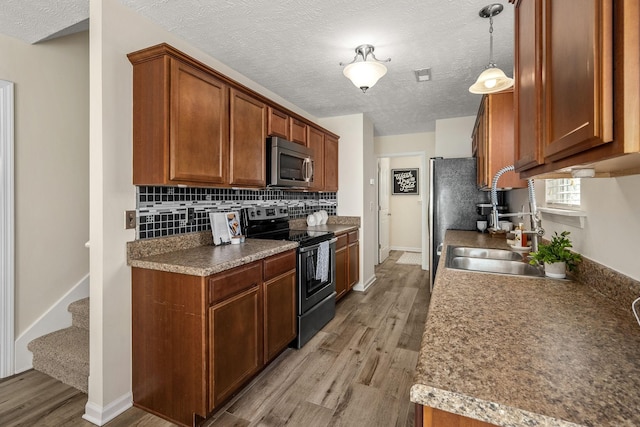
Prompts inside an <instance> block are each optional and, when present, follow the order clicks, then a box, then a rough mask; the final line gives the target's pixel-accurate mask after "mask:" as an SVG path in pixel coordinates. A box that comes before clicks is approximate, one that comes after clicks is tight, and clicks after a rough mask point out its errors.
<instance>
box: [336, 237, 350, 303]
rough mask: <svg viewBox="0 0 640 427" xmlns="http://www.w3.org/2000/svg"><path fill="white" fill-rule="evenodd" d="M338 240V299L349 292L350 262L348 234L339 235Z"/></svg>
mask: <svg viewBox="0 0 640 427" xmlns="http://www.w3.org/2000/svg"><path fill="white" fill-rule="evenodd" d="M337 238H338V241H337V242H336V300H339V299H340V298H342V297H343V296H345V295H346V294H347V291H348V290H349V262H348V261H347V257H348V256H349V252H348V250H347V234H346V233H345V234H341V235H339V236H337Z"/></svg>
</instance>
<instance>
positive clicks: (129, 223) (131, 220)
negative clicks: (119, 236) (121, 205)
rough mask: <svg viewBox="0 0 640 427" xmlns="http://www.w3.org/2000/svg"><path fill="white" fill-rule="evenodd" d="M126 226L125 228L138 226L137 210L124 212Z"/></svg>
mask: <svg viewBox="0 0 640 427" xmlns="http://www.w3.org/2000/svg"><path fill="white" fill-rule="evenodd" d="M124 228H125V230H129V229H130V228H136V211H125V212H124Z"/></svg>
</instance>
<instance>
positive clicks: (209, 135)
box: [169, 59, 229, 184]
mask: <svg viewBox="0 0 640 427" xmlns="http://www.w3.org/2000/svg"><path fill="white" fill-rule="evenodd" d="M170 85H171V97H170V101H169V102H170V107H171V108H170V129H169V132H170V137H169V141H170V142H169V179H170V180H171V181H178V182H182V181H186V182H197V183H207V184H224V183H225V182H226V180H227V158H228V149H229V132H228V127H227V126H228V123H229V110H228V99H229V98H228V96H229V95H228V91H229V89H228V87H227V85H225V84H224V83H223V82H222V81H220V80H218V79H216V78H214V77H213V76H211V75H210V74H207V73H204V72H202V71H200V70H198V69H196V68H193V67H191V66H190V65H187V64H184V63H183V62H181V61H178V60H175V59H172V60H171V83H170Z"/></svg>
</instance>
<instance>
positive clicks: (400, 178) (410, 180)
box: [391, 169, 420, 195]
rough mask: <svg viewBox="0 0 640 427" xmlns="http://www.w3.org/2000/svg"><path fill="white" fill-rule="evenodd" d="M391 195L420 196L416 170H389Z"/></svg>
mask: <svg viewBox="0 0 640 427" xmlns="http://www.w3.org/2000/svg"><path fill="white" fill-rule="evenodd" d="M391 180H392V185H393V192H392V194H394V195H397V194H420V191H419V188H418V169H391Z"/></svg>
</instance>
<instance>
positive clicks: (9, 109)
mask: <svg viewBox="0 0 640 427" xmlns="http://www.w3.org/2000/svg"><path fill="white" fill-rule="evenodd" d="M13 108H14V103H13V83H12V82H8V81H5V80H0V310H1V312H2V314H0V348H1V350H0V378H5V377H8V376H10V375H13V373H14V331H13V329H14V295H15V287H14V286H15V285H14V179H13V147H14V141H13V135H14V132H13V126H14V121H13V117H14V112H13Z"/></svg>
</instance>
